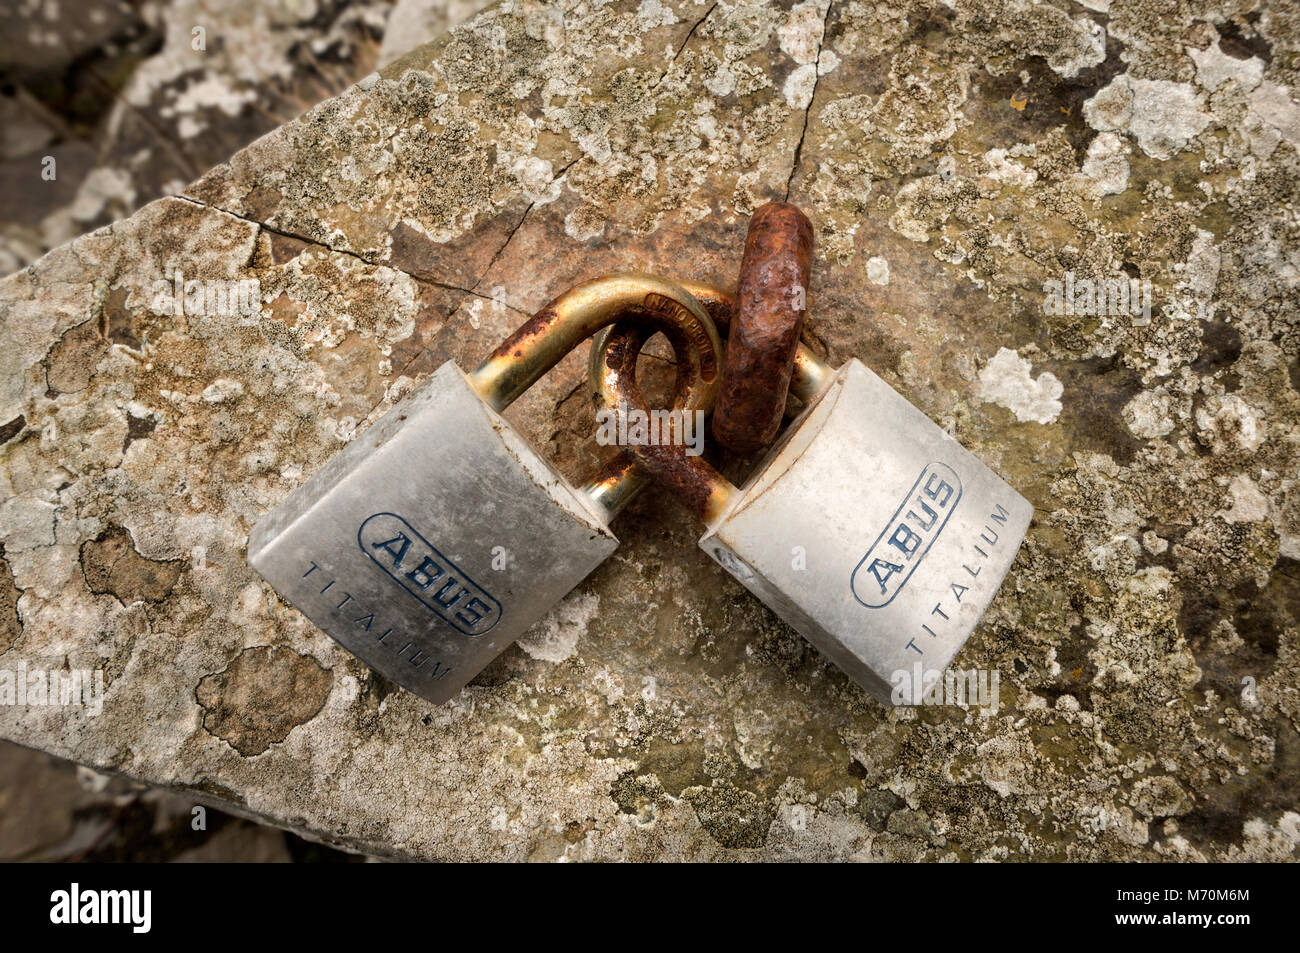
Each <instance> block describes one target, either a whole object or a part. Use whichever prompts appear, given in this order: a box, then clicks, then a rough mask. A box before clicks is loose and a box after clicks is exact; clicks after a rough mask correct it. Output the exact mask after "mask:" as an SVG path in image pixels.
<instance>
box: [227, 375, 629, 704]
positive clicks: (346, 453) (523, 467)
mask: <svg viewBox="0 0 1300 953" xmlns="http://www.w3.org/2000/svg"><path fill="white" fill-rule="evenodd" d="M617 546H618V540H617V539H615V538H614V536H613V534H612V533H611V532H610V531H609V527H608V526H606V525H605V523H604V522H603V520H602V518H601V516H600V514H599V513H598V512H597V511H596V509H595V508H594V507H593V506H592V504H591V503H590V502H589V501H587V500H586V499H585V497H583V496H582V495H581V494H580V493H578V492H577V491H576V490H575V489H574V488H573V487H572V486H570V485H569V483H568V482H567V481H566V480H565V479H564V478H563V477H562V476H561V475H560V474H559V473H558V472H556V471H555V469H554V468H553V467H551V465H550V464H549V463H547V461H546V460H545V459H543V458H542V457H541V456H540V455H539V454H537V453H536V452H535V451H534V450H533V449H532V447H531V446H529V444H528V442H527V440H525V439H524V438H523V437H522V436H521V435H520V434H519V433H518V432H517V431H515V430H514V428H512V427H511V426H510V424H508V423H507V422H506V421H505V419H504V418H502V417H501V416H500V415H499V414H497V413H496V412H494V411H493V410H492V409H491V408H489V407H488V406H487V405H486V404H485V403H483V401H482V400H480V399H479V397H478V395H477V394H475V393H474V391H473V390H472V389H471V388H470V386H469V382H468V380H467V378H466V376H465V374H464V373H462V371H461V370H460V368H458V367H457V366H456V365H455V364H454V363H452V362H450V361H449V362H447V363H446V364H444V365H442V367H440V368H439V369H438V370H437V371H436V372H434V373H433V374H431V375H430V376H429V377H428V378H427V379H426V380H425V381H424V382H422V383H421V384H420V385H419V387H418V388H416V390H414V391H413V392H412V393H411V394H410V395H409V396H407V397H406V398H405V399H403V400H402V401H401V402H399V403H398V404H396V405H395V406H394V407H393V409H392V410H390V411H389V412H388V413H386V414H385V415H384V416H383V417H381V418H380V419H379V420H378V421H376V422H375V423H374V424H373V425H372V426H371V427H369V428H368V429H367V430H366V431H365V432H364V433H362V434H361V435H360V436H358V437H356V438H355V439H354V440H353V441H352V442H351V443H350V444H348V445H347V447H345V448H344V449H343V450H342V451H341V452H340V453H339V454H338V455H337V456H335V457H334V458H333V459H332V460H330V461H329V462H328V463H326V464H325V465H324V466H323V467H322V468H321V469H320V471H319V472H317V473H316V474H315V475H314V476H312V477H311V479H309V480H308V481H307V482H306V483H304V484H303V485H302V486H301V487H299V488H298V489H297V490H295V491H294V492H293V493H291V494H290V495H289V496H288V497H287V498H286V499H285V500H284V501H283V502H282V503H280V504H279V505H278V506H276V507H275V508H274V509H272V510H271V511H270V512H269V513H268V514H267V515H266V516H265V517H264V518H263V519H262V520H261V521H260V522H259V523H258V524H257V526H256V527H254V529H253V532H252V533H251V535H250V537H249V542H248V562H249V564H250V565H251V566H252V567H253V568H254V569H256V570H257V571H258V572H259V573H260V574H261V575H262V576H263V578H265V579H266V581H267V582H269V583H270V584H271V585H272V586H273V587H274V588H275V590H276V592H278V593H279V594H280V595H281V596H282V597H283V598H284V599H285V600H286V601H287V602H289V603H291V604H292V605H294V606H295V607H296V608H297V609H298V610H299V611H301V612H302V613H303V614H304V615H305V616H307V618H309V619H310V620H311V621H312V622H314V623H315V624H316V625H317V626H318V627H319V628H320V629H322V630H323V631H324V632H326V633H328V634H329V635H330V636H331V637H333V638H334V639H335V640H336V641H338V642H339V643H340V644H342V645H343V646H344V647H345V648H346V649H347V650H348V651H350V652H352V653H353V654H354V655H356V656H357V657H358V658H360V659H361V660H362V661H364V662H365V663H366V664H368V665H370V666H371V667H372V668H374V669H376V670H378V671H379V672H381V673H383V674H384V675H386V676H387V677H388V678H390V679H392V680H393V681H394V682H396V683H398V684H399V685H401V686H402V687H403V688H406V689H407V690H409V691H412V692H414V693H415V694H417V695H419V696H421V697H423V698H427V699H428V700H429V701H432V702H444V701H446V700H448V699H449V698H451V697H452V696H453V695H455V694H456V693H457V692H458V691H459V690H460V689H461V688H462V687H463V686H464V685H465V684H466V683H467V682H468V681H469V680H470V679H472V678H473V677H474V676H475V675H477V674H478V673H479V672H480V671H482V669H483V668H484V667H485V666H486V665H487V664H488V663H489V662H491V661H492V660H493V659H494V658H496V656H497V655H499V654H500V653H501V652H502V651H503V650H504V649H505V648H506V647H507V646H509V645H510V643H512V642H513V641H514V640H515V639H516V638H517V637H518V636H519V635H520V634H521V633H523V632H524V631H525V630H526V629H528V627H529V626H531V625H532V624H533V623H535V622H537V621H538V620H539V619H540V618H541V617H542V616H543V615H545V614H546V612H548V611H549V610H550V609H551V608H552V607H553V606H554V605H555V604H556V603H557V602H559V600H560V599H561V598H563V596H564V595H565V594H566V593H568V592H569V591H570V590H571V589H573V587H574V586H576V585H577V584H578V583H579V582H581V581H582V580H583V578H585V577H586V576H587V574H588V573H590V572H591V571H592V570H593V569H594V568H596V566H597V565H599V564H600V563H601V562H602V561H603V560H604V559H605V558H606V557H608V556H609V554H610V553H612V552H613V551H614V549H615V548H616V547H617Z"/></svg>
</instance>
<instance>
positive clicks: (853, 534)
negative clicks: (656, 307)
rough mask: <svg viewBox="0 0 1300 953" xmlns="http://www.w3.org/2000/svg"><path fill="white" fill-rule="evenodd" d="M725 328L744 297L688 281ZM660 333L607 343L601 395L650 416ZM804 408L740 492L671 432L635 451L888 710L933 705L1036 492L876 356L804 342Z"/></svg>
mask: <svg viewBox="0 0 1300 953" xmlns="http://www.w3.org/2000/svg"><path fill="white" fill-rule="evenodd" d="M681 284H682V286H683V287H684V288H686V289H687V290H688V291H690V292H691V294H692V295H693V296H694V297H695V298H696V300H697V301H699V302H700V303H701V304H702V305H704V307H705V309H706V310H708V311H709V312H710V314H711V315H712V316H713V318H714V320H715V322H717V323H718V325H719V327H720V328H721V327H722V325H723V324H724V323H725V320H726V318H727V316H728V315H729V314H731V313H733V311H734V302H732V301H731V299H730V298H729V297H728V296H727V295H725V294H724V293H723V292H721V291H718V290H717V289H713V288H709V287H707V286H704V285H699V284H696V283H693V282H681ZM650 333H652V332H651V331H650V329H648V328H645V327H644V326H641V325H637V324H632V323H619V324H617V325H615V326H614V327H613V328H611V329H609V330H608V331H607V332H604V333H603V334H602V335H601V336H599V337H597V339H596V341H595V342H594V343H593V347H592V353H591V362H590V372H591V378H592V383H593V387H594V390H595V391H596V393H597V395H598V396H599V397H600V399H601V400H603V401H604V402H605V403H606V404H607V405H608V406H611V407H613V406H619V405H620V404H623V405H626V406H627V407H629V408H632V409H641V410H644V400H643V398H642V397H641V395H640V392H639V391H638V390H637V385H636V377H635V372H636V358H637V355H638V353H639V351H640V349H641V346H642V345H643V344H644V342H645V341H646V340H647V339H648V337H649V335H650ZM790 393H791V394H793V395H794V396H795V397H797V398H799V399H800V400H801V401H802V402H803V404H804V407H803V410H802V412H801V413H800V414H799V416H798V417H796V418H795V420H794V421H793V422H792V423H791V424H790V425H789V426H788V427H787V429H786V431H785V432H784V433H783V434H782V435H781V436H780V438H779V439H778V441H777V442H776V443H775V444H774V445H773V446H772V447H771V448H770V449H769V450H768V452H767V453H766V455H765V456H764V457H763V458H762V459H761V460H760V462H759V463H758V465H757V466H756V467H755V469H754V471H753V473H752V475H751V476H750V477H749V479H748V480H747V481H746V482H745V484H744V485H743V486H742V487H740V488H737V487H735V486H734V485H732V484H731V483H729V482H728V481H727V480H726V479H724V478H723V477H722V476H721V474H719V473H718V472H717V470H715V469H714V468H713V467H712V466H711V465H710V464H709V463H707V462H706V461H705V459H704V458H703V457H702V456H694V457H691V456H686V455H684V454H683V453H681V450H680V447H675V446H673V445H671V443H669V442H667V441H663V442H661V443H660V445H656V446H638V447H634V448H632V450H633V452H634V453H635V454H636V456H637V458H638V459H639V460H640V461H641V463H642V464H643V465H644V466H645V467H646V469H647V470H648V471H649V472H650V473H651V474H652V475H653V477H654V478H655V479H656V480H658V481H659V482H661V483H663V484H665V485H667V486H669V487H671V488H672V489H673V490H674V491H675V492H676V494H677V495H678V496H679V497H680V498H681V499H682V501H683V502H684V503H685V504H686V505H687V506H688V507H689V508H690V509H691V510H692V511H694V512H695V513H696V514H697V515H698V516H700V517H701V519H703V521H704V523H705V525H706V532H705V533H704V536H703V537H701V539H700V542H699V545H700V547H701V548H702V549H703V550H704V551H705V552H706V553H708V554H709V555H710V556H711V557H712V558H713V559H714V560H716V561H717V562H718V563H719V564H720V565H721V566H722V567H723V568H724V569H726V570H727V572H729V573H730V574H731V575H732V576H734V577H735V578H736V579H737V580H738V581H739V582H740V583H741V584H742V585H744V586H745V588H746V589H748V590H749V591H750V592H752V593H753V594H754V595H756V596H757V597H758V598H759V599H760V600H762V602H763V603H764V604H766V605H767V606H768V607H769V608H770V609H772V611H773V612H775V613H776V614H777V615H778V616H780V617H781V618H782V619H784V620H785V621H786V622H787V623H788V624H789V625H791V626H792V627H793V628H794V629H795V630H797V631H798V632H799V633H801V634H802V635H803V636H804V637H805V638H807V639H808V640H809V641H810V642H812V643H813V645H815V646H816V647H817V648H818V649H820V650H821V652H822V653H823V654H824V655H825V656H826V657H827V658H829V659H830V660H831V661H833V662H834V663H835V664H836V665H838V666H839V667H840V668H841V669H842V670H843V671H844V672H845V673H846V674H847V675H848V676H849V677H850V678H851V679H852V680H853V681H854V682H856V683H857V684H858V685H860V686H861V687H862V688H863V689H865V690H866V691H867V692H869V693H870V694H871V695H872V696H873V697H875V698H876V699H877V700H879V701H881V702H882V703H884V704H891V703H899V702H903V703H920V702H921V700H922V699H921V698H917V697H915V694H914V693H913V692H912V690H911V686H912V685H913V684H914V680H913V673H914V672H915V671H917V668H916V666H917V665H920V666H921V669H920V671H922V672H923V673H925V676H926V681H927V683H928V682H929V680H930V679H931V678H933V677H935V676H932V675H930V673H931V672H933V673H941V672H943V671H944V670H945V669H946V668H947V666H948V664H949V663H950V662H951V661H952V659H953V657H954V656H955V655H956V653H957V651H958V650H959V649H960V648H961V647H962V645H963V644H964V643H965V642H966V640H967V638H968V637H969V636H970V634H971V632H972V631H973V630H974V628H975V625H976V623H977V622H978V621H979V619H980V617H981V616H982V615H983V614H984V611H985V610H986V609H987V608H988V605H989V603H990V602H992V600H993V597H994V595H995V594H996V593H997V591H998V589H999V587H1000V586H1001V584H1002V580H1003V578H1004V577H1005V576H1006V574H1007V571H1008V570H1009V569H1010V568H1011V563H1012V560H1013V559H1014V558H1015V555H1016V553H1017V551H1018V550H1019V548H1020V544H1021V541H1022V540H1023V539H1024V536H1025V533H1026V531H1027V530H1028V528H1029V522H1030V519H1031V517H1032V515H1033V508H1032V507H1031V506H1030V504H1029V502H1028V501H1027V500H1026V499H1025V498H1024V497H1022V496H1021V495H1020V494H1019V493H1017V492H1016V491H1015V490H1014V489H1012V488H1011V486H1009V485H1008V484H1007V483H1006V482H1005V481H1003V480H1002V479H1001V478H999V477H998V476H997V475H996V474H995V473H994V472H993V471H992V470H990V469H989V468H988V467H987V466H985V465H984V464H983V463H982V462H981V461H980V460H979V459H978V458H977V457H975V456H974V455H973V454H972V453H970V452H969V451H967V450H966V449H964V448H963V447H961V446H960V445H959V444H958V443H957V442H956V440H954V439H953V437H952V436H951V435H949V434H948V433H946V432H945V431H944V430H942V429H941V428H940V427H939V426H937V425H936V424H935V423H934V422H933V421H932V420H930V418H929V417H927V416H926V415H925V414H923V413H922V412H921V411H919V410H917V409H916V408H915V407H913V406H912V405H911V404H910V403H909V402H908V401H907V400H906V399H904V398H903V397H902V396H901V395H900V394H898V393H897V392H896V391H895V390H894V389H893V388H892V387H890V386H889V385H888V384H886V383H885V382H884V381H883V380H881V379H880V378H879V377H877V376H876V375H875V374H874V373H872V372H871V371H870V370H869V369H868V368H867V367H866V366H865V365H864V364H862V362H861V361H858V360H856V359H851V360H849V361H848V363H846V364H845V365H844V366H842V367H840V368H839V369H838V370H836V369H832V368H831V367H829V366H827V365H826V364H825V363H824V362H822V361H821V360H819V359H818V358H817V357H816V356H815V355H814V354H812V352H810V351H809V350H808V349H807V348H806V347H804V346H802V345H800V347H799V349H798V353H797V354H796V356H795V361H794V372H793V375H792V377H791V386H790Z"/></svg>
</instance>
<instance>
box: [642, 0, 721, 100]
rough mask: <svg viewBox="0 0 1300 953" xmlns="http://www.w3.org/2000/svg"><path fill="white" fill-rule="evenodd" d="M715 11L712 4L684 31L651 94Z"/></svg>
mask: <svg viewBox="0 0 1300 953" xmlns="http://www.w3.org/2000/svg"><path fill="white" fill-rule="evenodd" d="M719 2H720V0H719ZM716 9H718V3H714V4H713V6H711V7H709V9H707V10H705V11H704V16H702V17H700V18H699V19H698V20H696V21H695V22H694V23H693V24H692V25H691V28H690V29H689V30H687V31H686V39H684V40H682V43H681V46H679V47H677V52H676V53H674V54H673V58H672V59H670V60H669V61H668V65H667V66H665V67H664V71H663V72H662V73H661V74H660V75H659V78H658V79H657V80H655V84H654V85H653V86H651V87H650V91H651V92H653V91H654V90H656V89H658V88H659V84H660V83H662V82H663V81H664V80H665V79H667V78H668V74H669V73H671V72H672V70H673V66H674V65H676V63H677V60H678V58H679V57H680V56H681V55H682V52H683V51H684V50H685V49H686V45H687V44H688V43H690V42H691V37H693V36H695V31H696V30H698V29H699V28H700V27H701V26H702V25H703V23H704V21H705V20H707V19H708V18H709V17H711V16H712V15H713V11H714V10H716Z"/></svg>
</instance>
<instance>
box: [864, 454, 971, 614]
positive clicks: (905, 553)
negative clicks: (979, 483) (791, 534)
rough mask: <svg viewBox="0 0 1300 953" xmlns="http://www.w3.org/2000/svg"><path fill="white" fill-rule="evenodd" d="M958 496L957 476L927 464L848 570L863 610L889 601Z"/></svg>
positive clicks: (904, 582) (935, 536)
mask: <svg viewBox="0 0 1300 953" xmlns="http://www.w3.org/2000/svg"><path fill="white" fill-rule="evenodd" d="M960 499H961V479H960V478H959V477H958V476H957V474H956V472H955V471H954V470H953V469H952V467H950V466H947V465H945V464H942V463H931V464H928V465H927V466H926V468H925V469H924V470H922V471H921V475H920V476H919V477H917V478H916V482H915V483H914V484H912V489H911V490H909V491H908V493H907V496H905V497H903V502H902V503H901V504H900V505H899V507H898V509H897V510H896V511H895V512H894V516H893V519H891V520H890V521H889V525H888V526H886V527H885V531H884V532H883V533H881V534H880V536H879V537H878V538H877V539H876V541H875V542H874V543H873V544H872V546H871V548H870V549H868V550H867V554H866V555H865V556H863V557H862V561H861V562H859V563H858V565H857V567H856V568H855V569H854V570H853V575H852V577H851V578H850V579H849V587H850V588H851V589H852V590H853V597H854V598H855V599H857V600H858V602H860V603H862V604H863V605H864V606H866V607H867V608H868V609H879V608H881V607H882V606H887V605H889V603H890V602H891V601H893V598H894V596H896V595H898V593H899V592H900V591H901V590H902V588H903V586H905V585H907V580H908V579H909V578H911V575H912V573H913V572H915V571H916V567H917V566H919V565H921V560H923V559H925V554H926V553H928V552H929V551H930V547H931V546H933V545H934V541H935V540H936V539H938V538H939V534H940V533H942V532H943V528H944V526H945V525H947V523H948V517H950V516H952V511H953V510H955V509H956V508H957V501H958V500H960Z"/></svg>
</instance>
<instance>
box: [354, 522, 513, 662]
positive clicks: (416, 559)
mask: <svg viewBox="0 0 1300 953" xmlns="http://www.w3.org/2000/svg"><path fill="white" fill-rule="evenodd" d="M357 543H358V544H359V545H360V546H361V550H362V552H364V553H365V554H366V555H367V556H369V557H370V558H371V559H373V560H374V561H375V563H376V565H378V566H379V568H380V569H382V570H383V571H384V572H386V573H388V575H389V576H391V577H392V578H393V579H394V580H395V581H396V582H397V583H398V584H399V585H401V587H402V588H403V589H405V590H406V591H407V592H409V593H410V594H411V595H413V596H415V598H416V599H418V600H420V602H421V603H423V604H424V605H425V606H426V607H427V608H428V609H429V610H430V611H432V612H433V613H434V614H435V615H437V616H438V617H439V618H440V619H442V620H443V621H444V622H446V623H447V624H448V625H450V626H451V627H452V628H453V629H456V630H457V631H458V632H461V633H463V634H464V635H471V636H472V635H482V634H483V633H484V632H487V631H488V630H489V629H491V628H492V627H493V626H494V625H496V624H497V623H498V622H500V621H501V603H499V602H497V601H496V600H495V599H493V598H492V596H491V595H489V594H488V592H487V590H485V589H484V588H483V587H482V586H480V585H479V584H478V583H476V582H475V581H474V580H473V579H471V578H469V576H467V575H466V574H465V573H464V572H463V571H461V568H460V567H459V566H457V565H456V564H455V563H454V562H452V561H451V560H450V559H448V558H447V557H446V556H444V555H443V554H442V553H440V552H438V550H436V549H434V548H433V544H432V543H430V542H429V541H428V540H427V539H425V538H424V537H423V536H421V535H420V534H419V533H417V532H416V531H415V528H414V527H413V526H411V524H410V523H408V522H406V520H404V519H402V518H401V517H400V516H397V515H396V514H394V513H376V514H375V515H374V516H371V517H369V518H368V519H367V520H366V521H365V522H364V523H362V524H361V528H360V529H359V530H357Z"/></svg>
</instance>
